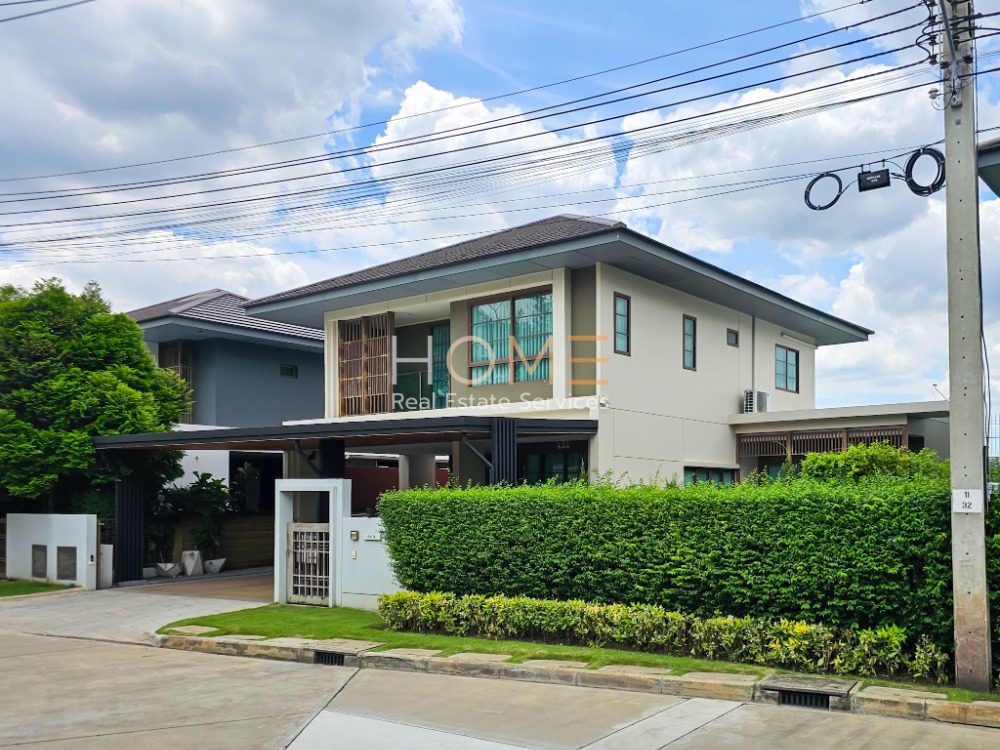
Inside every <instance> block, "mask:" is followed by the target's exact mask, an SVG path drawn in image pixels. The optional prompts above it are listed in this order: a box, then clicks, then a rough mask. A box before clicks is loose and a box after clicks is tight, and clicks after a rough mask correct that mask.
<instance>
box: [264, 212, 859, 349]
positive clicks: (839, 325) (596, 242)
mask: <svg viewBox="0 0 1000 750" xmlns="http://www.w3.org/2000/svg"><path fill="white" fill-rule="evenodd" d="M614 242H622V243H625V244H628V245H631V246H632V247H634V248H636V249H638V250H640V251H642V252H645V253H647V254H650V255H653V256H655V257H658V258H660V259H661V260H664V261H666V262H668V263H672V264H674V265H676V266H679V267H680V268H684V269H686V270H688V271H691V272H692V273H696V274H699V275H701V276H703V277H705V278H708V279H710V280H712V281H715V282H717V283H721V284H724V285H726V286H728V287H730V288H732V289H736V290H739V291H741V292H745V293H747V294H750V295H752V296H754V297H756V298H758V299H760V300H762V301H764V302H768V303H770V304H773V305H775V306H777V307H780V308H783V309H785V310H787V311H788V312H790V313H792V314H794V315H799V316H803V317H806V318H808V319H810V320H813V321H815V322H817V323H820V324H822V325H825V326H829V327H830V328H833V329H835V330H837V331H838V332H840V333H841V334H842V336H843V337H844V338H845V341H844V343H847V342H850V341H859V342H860V341H867V340H868V336H870V335H872V334H873V333H874V331H872V330H870V329H868V328H865V327H863V326H859V325H856V324H854V323H851V322H849V321H846V320H842V319H841V318H838V317H836V316H834V315H829V314H828V313H824V312H822V311H821V310H817V309H815V308H813V307H809V306H808V305H804V304H802V303H801V302H796V301H795V300H793V299H791V298H790V297H786V296H784V295H783V294H779V293H778V292H774V291H772V290H770V289H767V288H766V287H764V286H761V285H760V284H757V283H755V282H753V281H749V280H747V279H744V278H742V277H741V276H737V275H736V274H734V273H730V272H729V271H725V270H723V269H721V268H717V267H716V266H713V265H712V264H710V263H708V262H706V261H703V260H700V259H698V258H695V257H694V256H692V255H688V254H686V253H682V252H680V251H678V250H675V249H674V248H672V247H670V246H668V245H665V244H663V243H660V242H657V241H656V240H652V239H650V238H648V237H645V236H644V235H642V234H639V233H638V232H634V231H633V230H631V229H622V228H618V229H613V230H609V231H608V232H601V233H599V234H591V235H587V236H585V237H578V238H574V239H571V240H561V241H559V242H552V243H549V244H546V245H536V246H534V247H530V248H525V249H523V250H515V251H513V252H509V253H501V254H499V255H492V256H487V257H485V258H478V259H476V260H470V261H465V262H463V263H459V264H455V265H452V266H447V267H445V268H434V269H428V270H425V271H419V272H416V273H411V274H406V275H402V276H394V277H392V278H388V279H384V280H381V281H374V282H368V283H366V284H354V285H351V286H347V287H343V288H341V289H332V290H329V291H326V292H319V293H317V294H315V295H307V296H303V297H295V298H292V299H288V300H274V301H272V302H267V303H264V304H261V305H253V304H248V305H247V306H246V307H245V309H246V311H247V314H248V315H257V316H260V317H263V318H268V317H269V316H268V313H270V312H280V311H291V310H294V309H295V308H301V307H306V306H309V307H312V306H314V305H323V304H324V303H334V302H336V300H338V299H343V298H345V297H356V296H360V295H364V294H366V293H371V292H375V291H384V290H386V289H392V288H395V287H401V286H404V285H410V284H414V283H419V282H421V281H428V280H432V279H440V278H441V276H442V274H443V273H444V272H446V271H447V272H448V275H453V274H461V273H466V272H471V271H482V270H490V269H494V268H499V267H502V266H504V265H509V264H511V263H515V262H523V261H531V260H541V259H544V258H547V257H550V256H554V255H561V254H563V253H573V252H578V253H579V254H580V255H581V256H582V257H586V258H589V259H591V260H594V261H596V260H597V259H601V258H602V255H603V254H602V253H601V252H600V251H599V248H600V247H601V246H604V245H609V244H612V243H614ZM603 260H604V262H609V261H608V259H607V258H604V259H603ZM459 286H463V284H455V287H459ZM414 294H420V292H404V293H402V294H400V297H408V296H413V295H414ZM355 304H357V302H352V303H351V304H350V305H349V306H352V307H353V306H354V305H355ZM323 309H324V310H332V309H336V308H335V307H334V306H333V305H330V306H328V307H324V308H323ZM271 319H272V320H284V318H282V317H279V316H276V317H273V318H271Z"/></svg>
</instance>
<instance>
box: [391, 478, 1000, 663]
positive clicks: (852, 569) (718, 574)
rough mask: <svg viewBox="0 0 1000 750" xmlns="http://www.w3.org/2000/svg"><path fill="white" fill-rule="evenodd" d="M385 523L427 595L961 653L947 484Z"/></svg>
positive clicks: (477, 502)
mask: <svg viewBox="0 0 1000 750" xmlns="http://www.w3.org/2000/svg"><path fill="white" fill-rule="evenodd" d="M380 512H381V515H382V519H383V522H384V526H385V531H386V535H385V538H386V543H387V545H388V549H389V553H390V555H391V557H392V561H393V567H394V570H395V573H396V576H397V578H398V580H399V581H400V583H401V584H402V585H403V586H405V587H406V588H409V589H412V590H415V591H424V592H429V591H452V592H455V593H457V594H482V595H487V596H490V595H496V594H506V595H508V596H515V597H519V596H524V597H532V598H537V599H552V600H563V601H566V600H586V601H592V602H598V603H601V604H615V603H620V604H647V605H656V606H659V607H662V608H664V609H665V610H669V611H678V612H685V613H689V614H692V615H697V616H699V617H702V618H712V617H714V616H716V615H718V614H719V613H724V614H727V615H729V614H731V615H733V616H734V617H737V618H744V617H750V618H758V619H759V618H763V619H782V618H784V619H787V620H791V621H796V622H797V621H805V622H825V623H828V624H830V625H832V626H837V627H842V628H848V629H852V630H863V629H877V628H879V627H882V626H885V625H892V624H901V625H904V626H905V627H906V628H907V629H908V630H909V631H910V632H915V633H921V634H925V635H927V636H928V637H929V638H930V639H931V641H932V642H933V643H935V644H937V645H938V646H942V647H945V648H950V644H951V641H952V615H951V613H952V593H951V546H950V492H949V487H948V483H947V481H946V480H943V479H939V478H934V477H928V476H926V475H925V474H922V473H918V474H916V475H914V476H912V477H907V478H906V479H901V478H896V477H882V476H876V477H862V478H860V479H858V480H851V481H840V482H833V481H826V480H824V481H818V480H815V479H798V480H795V481H790V482H773V483H771V482H764V483H761V484H758V485H753V484H741V485H735V486H731V487H720V486H713V485H709V484H698V485H693V486H688V487H677V486H653V485H645V486H643V485H635V486H630V487H616V486H613V485H610V484H605V483H599V484H594V485H586V484H570V485H561V486H556V485H543V486H526V485H522V486H518V487H508V486H501V487H473V488H467V489H461V488H444V489H440V490H409V491H406V492H400V493H393V494H388V495H385V496H383V498H382V499H381V501H380ZM997 515H998V514H996V513H995V512H992V511H991V513H990V518H989V523H990V524H991V529H992V528H993V527H995V526H996V525H997V522H996V516H997ZM992 533H993V532H992V531H991V541H990V543H991V545H993V548H994V551H997V550H996V547H997V546H998V542H997V539H996V537H994V536H992ZM998 557H1000V556H998V555H996V554H994V555H992V556H991V565H992V566H993V571H992V578H993V581H994V582H995V585H994V590H996V584H1000V562H998ZM817 658H818V657H817Z"/></svg>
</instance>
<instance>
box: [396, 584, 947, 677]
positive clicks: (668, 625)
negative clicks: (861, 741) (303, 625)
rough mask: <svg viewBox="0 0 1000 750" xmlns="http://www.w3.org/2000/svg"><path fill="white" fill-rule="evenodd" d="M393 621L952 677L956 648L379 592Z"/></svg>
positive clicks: (600, 609) (613, 607) (739, 621)
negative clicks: (950, 669) (950, 654)
mask: <svg viewBox="0 0 1000 750" xmlns="http://www.w3.org/2000/svg"><path fill="white" fill-rule="evenodd" d="M378 609H379V615H381V617H382V619H383V620H385V622H386V624H388V625H389V627H391V628H393V629H395V630H409V631H415V632H431V633H444V634H447V635H455V636H474V637H479V638H508V639H510V638H514V639H522V640H523V639H529V640H536V641H542V642H546V641H548V642H552V641H555V642H557V643H560V644H575V645H584V646H617V647H620V648H629V649H634V650H638V651H649V652H653V653H666V654H672V655H674V656H694V657H698V658H703V659H722V660H725V661H735V662H742V663H750V664H766V665H768V666H773V667H782V668H785V669H797V670H801V671H806V672H820V673H829V672H832V673H836V674H853V675H874V674H884V675H887V676H889V677H894V676H897V675H899V674H904V673H905V674H908V675H909V676H910V677H913V678H914V679H934V680H936V681H938V682H947V681H948V669H947V667H948V655H947V654H946V653H944V652H943V651H942V650H941V649H939V648H938V647H937V646H935V645H934V644H933V643H931V642H930V640H929V639H927V638H926V637H920V638H916V639H907V634H906V631H905V630H904V629H903V628H899V627H896V626H894V625H887V626H883V627H880V628H877V629H874V630H861V631H857V632H855V631H852V630H848V629H844V628H833V627H828V626H826V625H811V624H808V623H805V622H793V621H790V620H777V621H767V620H760V619H755V618H750V617H743V618H739V617H713V618H700V617H692V616H690V615H683V614H680V613H677V612H668V611H667V610H665V609H663V608H662V607H657V606H655V605H648V604H634V605H623V604H608V605H599V604H588V603H587V602H581V601H568V602H560V601H545V600H541V599H528V598H523V597H519V598H509V597H504V596H493V597H485V596H455V595H454V594H440V593H430V594H420V593H416V592H410V591H401V592H398V593H395V594H386V595H385V596H382V597H379V602H378Z"/></svg>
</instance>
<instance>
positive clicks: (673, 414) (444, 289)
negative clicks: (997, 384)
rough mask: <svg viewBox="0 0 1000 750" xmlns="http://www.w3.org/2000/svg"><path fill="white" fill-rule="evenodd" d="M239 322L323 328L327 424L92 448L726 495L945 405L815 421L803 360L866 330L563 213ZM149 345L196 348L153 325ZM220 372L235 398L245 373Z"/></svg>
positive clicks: (125, 565) (268, 306)
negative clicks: (603, 481) (364, 464)
mask: <svg viewBox="0 0 1000 750" xmlns="http://www.w3.org/2000/svg"><path fill="white" fill-rule="evenodd" d="M241 310H242V312H241V313H240V314H242V315H244V317H245V319H246V320H247V321H256V322H258V323H260V324H261V325H269V326H285V327H296V328H298V329H303V330H318V331H320V332H321V333H319V334H318V335H317V338H316V339H315V340H312V341H311V342H310V345H311V346H315V347H318V346H320V341H319V337H321V338H322V342H321V346H322V358H323V368H322V370H323V374H322V379H321V383H320V384H319V388H318V389H317V390H318V391H321V392H322V394H323V404H322V416H319V415H317V416H316V417H314V418H311V419H310V418H303V419H295V418H294V417H292V418H285V417H282V421H281V423H278V422H277V421H273V422H272V423H271V424H270V425H266V424H264V421H266V420H264V419H263V418H260V417H253V418H252V419H251V422H250V424H251V426H246V427H234V428H229V429H212V428H210V429H194V430H188V431H178V432H171V433H164V434H150V435H120V436H108V437H101V438H96V439H95V444H96V446H97V448H98V449H99V450H118V451H124V452H127V451H130V450H143V449H152V448H157V449H159V448H171V449H180V450H186V451H190V450H229V451H251V452H253V451H281V452H282V453H283V476H284V477H286V478H290V479H302V480H308V478H310V477H319V478H322V479H328V478H332V479H336V478H345V477H346V478H351V473H350V472H351V461H352V460H353V459H352V457H354V456H357V455H359V454H360V455H365V456H368V457H378V456H385V457H386V459H387V465H392V466H395V467H397V468H396V474H395V476H396V480H397V481H396V483H395V484H396V486H398V487H401V488H403V487H407V486H410V485H424V484H430V485H432V484H434V482H435V481H441V476H440V471H437V470H436V468H437V465H438V462H439V461H440V459H441V458H442V457H444V458H445V459H446V461H447V465H448V468H449V470H450V472H451V474H452V475H453V477H454V478H455V479H457V480H458V481H460V482H461V483H463V484H464V483H466V482H476V483H484V482H490V481H506V482H520V481H527V482H536V481H545V480H550V479H553V480H556V481H562V480H569V479H573V478H576V477H583V476H594V475H605V476H610V477H612V478H614V479H615V480H619V481H620V480H622V479H626V480H633V481H639V480H650V479H659V480H670V479H672V478H674V477H676V478H677V479H678V480H680V481H686V482H690V481H704V480H711V481H718V482H732V481H738V480H739V479H740V478H741V477H742V476H745V475H746V473H748V472H750V471H753V470H758V469H764V470H769V471H773V470H776V468H777V467H779V466H780V465H781V464H782V463H783V462H785V461H787V460H789V459H794V458H795V457H796V456H800V455H802V454H804V453H806V452H808V451H813V450H841V449H843V448H845V447H846V446H848V445H850V444H852V443H858V442H871V441H873V440H889V441H890V442H892V443H893V444H895V445H898V446H910V447H913V448H917V447H922V446H923V445H928V446H930V447H934V448H936V449H938V450H939V452H941V453H942V454H946V452H947V415H948V408H947V402H943V401H940V402H930V403H918V404H900V405H881V406H866V407H847V408H837V409H816V408H815V393H814V383H815V353H816V350H817V349H818V348H819V347H822V346H831V345H835V344H847V343H855V342H863V341H865V340H867V338H868V337H869V335H870V334H871V333H872V332H871V331H869V330H868V329H866V328H864V327H862V326H859V325H856V324H854V323H850V322H848V321H845V320H842V319H840V318H837V317H835V316H833V315H830V314H828V313H825V312H822V311H820V310H817V309H815V308H812V307H810V306H808V305H804V304H802V303H800V302H797V301H795V300H792V299H789V298H788V297H786V296H784V295H782V294H779V293H777V292H774V291H772V290H770V289H767V288H765V287H762V286H760V285H758V284H755V283H753V282H751V281H748V280H747V279H744V278H741V277H739V276H736V275H734V274H732V273H729V272H727V271H724V270H722V269H720V268H718V267H716V266H713V265H711V264H709V263H706V262H704V261H702V260H699V259H697V258H694V257H692V256H690V255H687V254H685V253H682V252H679V251H677V250H675V249H673V248H670V247H668V246H666V245H664V244H662V243H660V242H657V241H656V240H653V239H651V238H649V237H646V236H644V235H642V234H640V233H638V232H635V231H633V230H631V229H629V228H628V227H627V226H625V225H624V224H622V223H620V222H609V221H605V220H600V219H588V218H582V217H576V216H556V217H552V218H549V219H544V220H541V221H536V222H533V223H530V224H526V225H524V226H519V227H514V228H511V229H507V230H503V231H500V232H494V233H492V234H488V235H485V236H482V237H479V238H476V239H472V240H469V241H466V242H461V243H458V244H455V245H451V246H448V247H445V248H441V249H438V250H433V251H430V252H426V253H422V254H420V255H415V256H412V257H409V258H405V259H403V260H398V261H393V262H390V263H385V264H382V265H379V266H374V267H372V268H368V269H365V270H362V271H357V272H354V273H350V274H346V275H342V276H338V277H335V278H331V279H327V280H324V281H319V282H316V283H314V284H310V285H308V286H304V287H301V288H299V289H293V290H290V291H286V292H282V293H279V294H275V295H271V296H269V297H265V298H262V299H257V300H253V301H250V302H243V303H242V304H241ZM140 317H145V318H146V321H145V322H144V323H143V325H144V327H145V328H146V330H147V338H150V340H154V341H155V340H156V339H152V338H151V337H150V332H151V331H152V330H153V328H154V326H153V325H151V323H150V322H151V321H155V320H167V319H171V322H170V324H169V325H175V324H177V323H176V320H174V319H176V318H177V317H179V316H178V315H177V314H170V315H149V316H147V315H142V316H140ZM183 325H185V326H188V327H189V328H190V326H199V325H201V324H200V323H199V322H197V321H193V322H184V324H183ZM195 330H202V331H205V330H207V329H206V328H204V327H202V328H195ZM286 330H287V329H286ZM161 333H162V336H160V340H161V341H163V342H167V341H176V340H182V339H185V338H186V339H191V335H190V330H187V329H186V330H185V331H183V332H182V331H180V330H179V329H178V330H173V329H171V328H170V327H169V326H168V324H166V323H164V324H163V326H162V331H161ZM182 334H183V335H182ZM162 346H163V344H162V343H161V347H162ZM201 346H202V342H201V341H199V342H198V347H199V350H200V347H201ZM161 352H162V348H161ZM161 361H163V360H162V359H161ZM194 361H195V365H194V366H195V383H196V390H197V377H198V372H197V369H198V363H197V359H196V360H194ZM281 364H282V362H276V363H275V366H276V367H279V376H280V374H281V373H280V365H281ZM300 372H301V369H300ZM231 377H232V378H233V382H234V387H239V386H236V385H235V384H236V383H238V382H239V381H240V379H241V377H242V375H241V373H240V372H233V373H232V375H231ZM292 385H294V386H295V387H303V383H302V382H301V380H300V381H299V382H297V383H293V384H292ZM264 406H265V405H264V404H260V403H256V404H248V409H250V410H251V413H252V412H253V409H255V408H258V407H259V408H264ZM195 408H196V416H197V406H196V407H195ZM261 413H262V412H261ZM307 416H308V415H307ZM361 486H362V485H361V483H359V482H358V481H352V490H351V497H350V499H349V500H348V501H347V502H348V504H347V505H346V506H345V507H346V509H347V513H348V514H351V513H353V514H363V513H366V512H369V511H370V510H371V507H372V505H373V502H374V498H375V497H376V496H377V493H372V492H368V493H366V492H362V491H361ZM144 487H145V485H144V484H143V481H142V477H141V476H139V475H138V474H137V473H136V474H134V475H130V476H129V477H127V478H126V479H125V480H123V482H122V483H121V485H120V487H119V492H118V500H117V516H118V527H117V528H118V539H117V541H116V547H115V558H116V562H115V568H116V576H117V580H121V581H125V580H133V579H134V578H135V577H138V576H139V575H140V574H141V570H140V567H139V565H140V563H141V556H142V547H141V538H138V537H137V536H136V534H135V530H136V529H140V528H141V526H142V497H143V492H145V489H144ZM326 508H327V505H326V503H325V501H324V500H323V499H322V497H320V496H316V497H313V496H312V495H310V493H308V492H306V493H299V496H298V499H297V500H296V501H295V508H294V518H295V519H297V520H299V521H303V522H310V521H313V522H320V523H325V522H327V521H329V520H330V519H329V518H328V517H327V516H328V514H327V510H326ZM282 538H283V537H282Z"/></svg>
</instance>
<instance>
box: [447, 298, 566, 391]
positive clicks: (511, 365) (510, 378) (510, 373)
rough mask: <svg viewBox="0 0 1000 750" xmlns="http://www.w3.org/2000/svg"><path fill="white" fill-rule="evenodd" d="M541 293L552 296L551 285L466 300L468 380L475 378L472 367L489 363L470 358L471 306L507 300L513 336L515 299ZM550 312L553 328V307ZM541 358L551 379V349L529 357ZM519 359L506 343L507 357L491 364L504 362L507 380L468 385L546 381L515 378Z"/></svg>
mask: <svg viewBox="0 0 1000 750" xmlns="http://www.w3.org/2000/svg"><path fill="white" fill-rule="evenodd" d="M543 294H548V295H549V296H550V297H552V296H553V293H552V287H551V286H542V287H535V288H533V289H521V290H519V291H516V292H508V293H505V294H494V295H492V296H489V297H479V298H476V299H470V300H468V301H467V302H466V306H465V314H466V318H467V320H466V323H467V325H466V329H467V331H468V336H469V347H468V360H469V364H468V371H469V380H474V379H475V378H474V377H473V375H472V371H473V368H475V367H488V366H489V364H490V362H489V360H485V361H483V362H476V361H474V360H473V359H472V353H473V351H475V347H474V346H473V342H472V341H471V339H472V336H473V333H472V325H473V323H472V308H473V307H475V306H476V305H486V304H489V303H491V302H507V301H509V302H510V319H509V320H510V333H509V335H510V336H511V337H513V336H514V330H515V321H516V320H517V313H516V310H517V300H519V299H527V298H529V297H539V296H541V295H543ZM550 314H551V315H552V317H553V321H552V325H553V328H555V314H556V312H555V308H554V307H553V309H552V312H551V313H550ZM549 335H550V336H551V335H552V334H549ZM553 348H554V347H553ZM526 357H527V355H526ZM543 360H545V361H548V362H549V378H548V381H551V380H552V350H551V349H550V351H549V353H548V354H546V355H545V356H544V357H540V358H538V359H537V360H536V359H531V361H532V362H533V363H534V362H538V363H539V364H540V363H541V362H542V361H543ZM519 361H520V360H518V358H517V354H515V352H514V347H513V346H510V345H508V347H507V357H506V358H501V357H497V358H496V359H495V360H494V361H493V364H495V365H500V364H506V365H507V382H506V383H473V384H471V385H470V387H472V388H488V387H490V386H497V385H514V384H516V383H540V382H541V383H544V382H547V381H546V380H544V379H542V380H537V379H534V378H531V379H528V380H517V379H516V378H515V375H516V372H515V371H516V369H517V368H516V367H515V365H516V363H517V362H519Z"/></svg>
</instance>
